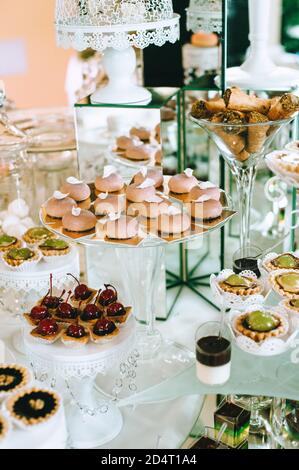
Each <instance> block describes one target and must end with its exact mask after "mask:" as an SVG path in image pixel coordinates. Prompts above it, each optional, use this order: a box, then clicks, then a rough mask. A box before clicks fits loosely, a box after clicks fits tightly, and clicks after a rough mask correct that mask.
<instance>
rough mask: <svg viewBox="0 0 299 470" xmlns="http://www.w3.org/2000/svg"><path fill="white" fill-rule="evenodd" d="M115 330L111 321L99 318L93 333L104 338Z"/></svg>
mask: <svg viewBox="0 0 299 470" xmlns="http://www.w3.org/2000/svg"><path fill="white" fill-rule="evenodd" d="M115 329H116V326H115V324H114V323H113V321H111V320H108V319H107V318H101V319H100V320H98V321H97V322H96V324H95V326H94V328H93V332H94V334H95V335H97V336H105V335H109V334H110V333H113V331H114V330H115Z"/></svg>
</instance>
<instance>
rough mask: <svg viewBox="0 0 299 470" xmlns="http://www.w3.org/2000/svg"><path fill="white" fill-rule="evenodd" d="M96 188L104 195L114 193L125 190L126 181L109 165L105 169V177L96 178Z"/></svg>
mask: <svg viewBox="0 0 299 470" xmlns="http://www.w3.org/2000/svg"><path fill="white" fill-rule="evenodd" d="M95 187H96V189H97V190H98V191H100V192H102V193H106V192H107V193H114V192H116V191H121V190H122V189H123V187H124V180H123V178H122V177H121V176H120V175H119V174H118V173H117V170H116V168H115V167H114V166H112V165H107V166H105V168H104V171H103V175H102V176H98V177H97V178H96V180H95Z"/></svg>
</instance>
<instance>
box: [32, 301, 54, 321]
mask: <svg viewBox="0 0 299 470" xmlns="http://www.w3.org/2000/svg"><path fill="white" fill-rule="evenodd" d="M30 317H31V318H32V319H33V320H44V319H45V318H48V317H50V314H49V312H48V308H47V307H46V306H45V305H37V306H36V307H33V309H32V310H31V312H30Z"/></svg>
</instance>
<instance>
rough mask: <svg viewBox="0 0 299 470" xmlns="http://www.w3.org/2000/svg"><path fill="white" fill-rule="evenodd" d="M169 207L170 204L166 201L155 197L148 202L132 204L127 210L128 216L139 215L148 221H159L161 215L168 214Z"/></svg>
mask: <svg viewBox="0 0 299 470" xmlns="http://www.w3.org/2000/svg"><path fill="white" fill-rule="evenodd" d="M168 207H169V204H168V202H167V201H165V199H163V198H161V197H160V196H157V195H155V196H154V197H152V198H149V200H147V201H143V202H132V203H131V204H130V205H129V207H128V209H127V214H128V215H132V216H137V215H139V216H142V217H145V218H147V219H157V218H158V217H159V215H161V214H165V213H167V211H168Z"/></svg>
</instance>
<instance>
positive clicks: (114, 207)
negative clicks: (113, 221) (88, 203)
mask: <svg viewBox="0 0 299 470" xmlns="http://www.w3.org/2000/svg"><path fill="white" fill-rule="evenodd" d="M125 208H126V198H125V195H124V194H121V195H118V194H108V193H101V194H99V195H98V197H97V199H96V200H95V202H94V209H95V214H96V215H108V214H110V213H113V212H115V213H116V212H117V213H118V212H123V211H124V210H125Z"/></svg>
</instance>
